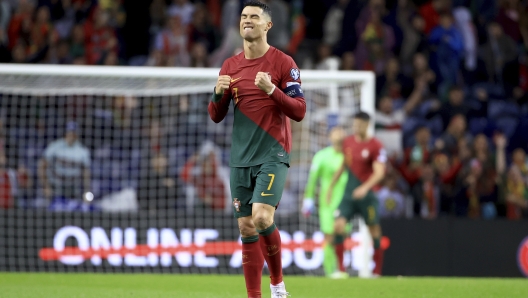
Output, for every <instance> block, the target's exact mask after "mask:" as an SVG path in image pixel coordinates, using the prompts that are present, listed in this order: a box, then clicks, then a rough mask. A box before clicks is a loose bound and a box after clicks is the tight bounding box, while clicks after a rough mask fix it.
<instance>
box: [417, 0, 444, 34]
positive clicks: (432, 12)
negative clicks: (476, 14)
mask: <svg viewBox="0 0 528 298" xmlns="http://www.w3.org/2000/svg"><path fill="white" fill-rule="evenodd" d="M450 9H451V1H450V0H431V1H428V2H427V3H426V4H424V5H422V6H420V8H419V12H420V15H421V16H422V18H423V19H424V20H425V34H429V33H430V32H431V31H432V30H433V28H435V27H436V26H438V24H439V23H440V15H441V14H442V13H447V12H449V10H450Z"/></svg>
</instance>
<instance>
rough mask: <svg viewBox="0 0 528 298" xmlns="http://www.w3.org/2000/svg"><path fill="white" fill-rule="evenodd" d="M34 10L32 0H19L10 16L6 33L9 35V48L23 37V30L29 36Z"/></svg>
mask: <svg viewBox="0 0 528 298" xmlns="http://www.w3.org/2000/svg"><path fill="white" fill-rule="evenodd" d="M34 10H35V6H34V5H33V2H32V1H29V0H20V1H19V3H18V8H17V10H16V11H15V13H14V14H13V16H12V17H11V21H10V22H9V26H8V29H7V35H8V37H9V48H10V49H12V48H13V47H15V45H16V44H18V42H19V41H20V39H21V38H22V39H24V36H23V35H24V34H23V33H24V32H26V34H27V37H26V38H29V32H30V31H31V29H30V28H31V26H32V17H33V13H34Z"/></svg>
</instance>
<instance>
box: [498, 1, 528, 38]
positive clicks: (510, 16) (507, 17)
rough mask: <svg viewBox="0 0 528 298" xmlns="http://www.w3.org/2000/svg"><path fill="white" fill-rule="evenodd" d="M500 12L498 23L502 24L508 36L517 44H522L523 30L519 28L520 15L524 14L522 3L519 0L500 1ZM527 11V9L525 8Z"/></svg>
mask: <svg viewBox="0 0 528 298" xmlns="http://www.w3.org/2000/svg"><path fill="white" fill-rule="evenodd" d="M498 3H499V12H498V14H497V18H496V21H497V23H499V24H500V26H501V27H502V29H503V30H504V32H505V33H506V35H508V36H510V37H511V38H512V39H513V40H514V41H515V42H516V43H520V42H521V38H522V36H521V28H520V26H519V18H520V14H522V5H523V4H522V2H521V1H517V0H502V1H498ZM525 9H526V8H525Z"/></svg>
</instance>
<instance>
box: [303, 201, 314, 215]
mask: <svg viewBox="0 0 528 298" xmlns="http://www.w3.org/2000/svg"><path fill="white" fill-rule="evenodd" d="M314 209H315V203H314V200H313V199H311V198H305V199H304V201H303V205H302V213H303V214H304V216H305V217H309V216H310V215H311V214H312V213H313V212H314Z"/></svg>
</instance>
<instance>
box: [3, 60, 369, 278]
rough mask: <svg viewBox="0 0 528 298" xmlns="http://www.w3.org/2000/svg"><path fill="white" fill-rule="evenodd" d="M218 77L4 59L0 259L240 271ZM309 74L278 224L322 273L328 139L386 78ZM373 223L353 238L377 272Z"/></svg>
mask: <svg viewBox="0 0 528 298" xmlns="http://www.w3.org/2000/svg"><path fill="white" fill-rule="evenodd" d="M217 76H218V70H217V69H185V68H173V69H168V68H143V67H141V68H134V67H79V66H48V65H46V66H29V65H2V66H1V67H0V226H1V227H2V228H1V229H0V271H59V272H77V271H79V272H81V271H82V272H174V273H241V251H240V249H241V246H240V240H239V236H238V229H237V226H236V220H235V219H234V218H233V214H232V213H233V211H232V209H233V207H232V203H231V198H230V189H229V167H228V160H229V150H230V140H231V132H232V125H233V123H232V122H233V115H232V113H233V109H232V107H230V113H229V114H228V116H227V117H226V119H225V120H224V121H223V122H221V123H220V124H215V123H213V122H212V121H211V120H210V119H209V116H208V113H207V104H208V102H209V101H210V97H211V92H212V90H213V86H214V85H215V83H216V78H217ZM301 79H302V81H303V90H304V94H305V97H306V103H307V113H306V117H305V118H304V120H303V121H302V122H300V123H296V122H292V134H293V148H292V152H291V167H290V170H289V176H288V181H287V183H286V187H285V190H284V194H283V197H282V200H281V204H280V207H279V209H278V210H277V218H276V222H277V226H278V227H279V229H280V230H281V236H282V241H283V244H284V246H283V252H282V254H283V255H282V256H283V266H284V270H285V274H313V275H319V274H322V268H321V267H322V248H321V246H322V241H323V235H322V234H321V233H320V232H319V231H318V220H317V215H315V216H313V217H310V218H304V217H303V216H301V215H300V210H299V209H300V205H301V202H302V199H303V193H304V188H305V184H306V180H307V177H308V170H309V168H310V163H311V159H312V157H313V155H314V154H315V152H317V151H318V150H320V149H322V148H324V147H325V146H328V145H329V143H328V133H327V132H328V129H329V127H330V126H333V125H336V124H339V123H340V124H344V125H346V126H348V123H349V121H348V119H350V116H351V115H352V114H353V113H354V112H355V111H357V110H358V109H359V108H361V109H363V110H365V111H367V112H369V113H371V114H372V112H373V111H374V76H373V75H372V74H371V73H366V72H337V71H303V72H302V73H301ZM356 223H357V222H356ZM354 227H355V230H354V231H355V232H357V231H361V230H362V229H361V225H357V224H355V225H354ZM364 234H365V232H364V231H363V236H361V235H362V234H361V233H359V234H358V233H355V234H354V235H356V236H353V237H351V239H349V241H348V242H347V243H348V244H347V245H348V249H349V251H352V252H354V251H355V252H356V253H351V254H350V253H349V254H348V257H347V260H346V262H347V265H348V268H349V270H350V273H351V274H360V273H361V270H367V271H368V265H369V264H368V260H369V259H368V247H369V244H368V243H367V242H368V241H369V240H368V237H364ZM362 268H363V269H362ZM365 268H366V269H365ZM367 271H365V272H367ZM365 274H366V273H365Z"/></svg>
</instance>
